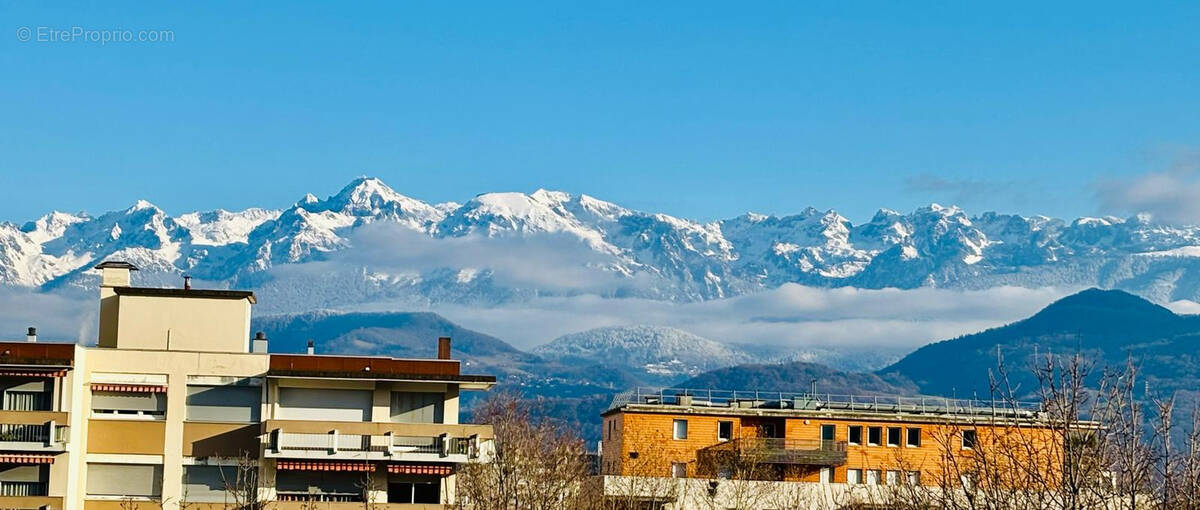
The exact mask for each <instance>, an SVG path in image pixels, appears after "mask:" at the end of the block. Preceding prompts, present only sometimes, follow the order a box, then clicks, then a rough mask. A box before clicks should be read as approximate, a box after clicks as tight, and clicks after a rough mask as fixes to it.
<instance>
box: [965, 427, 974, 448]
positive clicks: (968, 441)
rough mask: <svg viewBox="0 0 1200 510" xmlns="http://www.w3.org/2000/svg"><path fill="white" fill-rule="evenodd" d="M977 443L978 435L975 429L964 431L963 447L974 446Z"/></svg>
mask: <svg viewBox="0 0 1200 510" xmlns="http://www.w3.org/2000/svg"><path fill="white" fill-rule="evenodd" d="M976 444H978V437H977V436H976V435H975V431H974V430H964V431H962V447H963V448H974V447H975V445H976Z"/></svg>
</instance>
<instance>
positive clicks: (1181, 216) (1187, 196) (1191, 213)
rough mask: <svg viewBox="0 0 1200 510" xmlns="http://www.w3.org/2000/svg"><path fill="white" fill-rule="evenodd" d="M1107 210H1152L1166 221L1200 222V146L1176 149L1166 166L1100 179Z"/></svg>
mask: <svg viewBox="0 0 1200 510" xmlns="http://www.w3.org/2000/svg"><path fill="white" fill-rule="evenodd" d="M1095 189H1096V198H1097V201H1098V202H1099V203H1100V208H1101V210H1102V211H1104V212H1105V213H1118V214H1136V213H1149V214H1150V215H1151V216H1152V217H1153V218H1154V220H1155V221H1159V222H1164V223H1182V224H1188V225H1196V224H1200V150H1196V149H1183V150H1177V151H1173V154H1172V156H1171V157H1170V162H1169V164H1168V165H1166V169H1165V170H1161V171H1156V172H1148V173H1144V174H1141V175H1137V176H1133V177H1126V178H1107V179H1101V180H1099V181H1097V183H1096V185H1095Z"/></svg>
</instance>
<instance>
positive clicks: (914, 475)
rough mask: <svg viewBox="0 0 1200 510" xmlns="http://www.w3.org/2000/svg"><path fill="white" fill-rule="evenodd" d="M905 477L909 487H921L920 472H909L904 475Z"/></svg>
mask: <svg viewBox="0 0 1200 510" xmlns="http://www.w3.org/2000/svg"><path fill="white" fill-rule="evenodd" d="M905 475H906V477H907V479H908V484H909V485H921V472H920V471H909V472H907V473H905Z"/></svg>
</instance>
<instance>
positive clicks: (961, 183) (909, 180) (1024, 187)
mask: <svg viewBox="0 0 1200 510" xmlns="http://www.w3.org/2000/svg"><path fill="white" fill-rule="evenodd" d="M1039 189H1040V188H1039V187H1038V186H1037V185H1036V184H1035V183H1033V182H1022V181H1016V180H989V179H949V178H946V177H942V176H939V175H934V174H930V173H921V174H917V175H911V176H908V177H906V178H905V179H904V190H905V191H906V192H909V193H920V194H922V195H925V196H933V197H937V200H944V201H949V202H951V203H955V204H966V203H971V202H975V201H978V200H982V199H990V198H995V197H997V196H1001V197H1004V198H1006V199H1008V200H1010V201H1012V202H1013V203H1015V204H1027V203H1029V202H1030V200H1031V196H1030V195H1031V193H1033V192H1037V191H1038V190H1039Z"/></svg>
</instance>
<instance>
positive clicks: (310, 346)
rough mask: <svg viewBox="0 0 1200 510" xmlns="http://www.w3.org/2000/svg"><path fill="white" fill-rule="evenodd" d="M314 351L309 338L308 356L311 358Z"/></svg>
mask: <svg viewBox="0 0 1200 510" xmlns="http://www.w3.org/2000/svg"><path fill="white" fill-rule="evenodd" d="M314 350H315V349H313V341H312V339H311V338H309V339H308V354H309V355H310V356H311V355H312V353H313V351H314Z"/></svg>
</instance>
